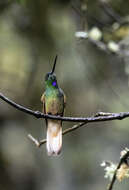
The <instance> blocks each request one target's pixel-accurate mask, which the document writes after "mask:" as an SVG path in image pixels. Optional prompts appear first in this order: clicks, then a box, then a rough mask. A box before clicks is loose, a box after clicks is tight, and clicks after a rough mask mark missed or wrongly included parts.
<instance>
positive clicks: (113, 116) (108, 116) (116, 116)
mask: <svg viewBox="0 0 129 190" xmlns="http://www.w3.org/2000/svg"><path fill="white" fill-rule="evenodd" d="M0 99H2V100H4V101H5V102H7V103H8V104H10V105H11V106H13V107H15V108H16V109H18V110H20V111H22V112H24V113H27V114H30V115H32V116H34V117H36V118H45V119H54V120H61V121H70V122H85V123H93V122H102V121H110V120H122V119H125V118H127V117H129V112H120V113H105V112H99V113H97V114H96V115H95V116H93V117H60V116H56V115H48V114H43V113H41V112H39V111H32V110H31V109H28V108H25V107H24V106H21V105H19V104H16V103H15V102H13V101H12V100H10V99H9V98H7V97H6V96H4V95H3V94H2V93H0Z"/></svg>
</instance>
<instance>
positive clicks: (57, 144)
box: [41, 56, 66, 156]
mask: <svg viewBox="0 0 129 190" xmlns="http://www.w3.org/2000/svg"><path fill="white" fill-rule="evenodd" d="M56 61H57V56H56V57H55V61H54V64H53V68H52V71H51V72H49V73H47V74H46V76H45V88H46V89H45V92H44V94H43V95H42V97H41V102H42V103H43V113H45V114H51V115H57V116H58V115H59V116H63V114H64V108H65V104H66V98H65V95H64V92H63V91H62V90H61V88H59V86H58V83H57V79H56V75H55V73H54V71H55V66H56ZM46 127H47V138H46V139H47V143H46V148H47V152H48V155H49V156H51V155H54V156H57V155H58V154H60V152H61V148H62V121H60V120H53V119H46Z"/></svg>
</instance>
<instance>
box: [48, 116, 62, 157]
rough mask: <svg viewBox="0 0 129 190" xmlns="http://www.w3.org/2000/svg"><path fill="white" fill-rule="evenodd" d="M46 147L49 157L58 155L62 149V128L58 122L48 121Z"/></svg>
mask: <svg viewBox="0 0 129 190" xmlns="http://www.w3.org/2000/svg"><path fill="white" fill-rule="evenodd" d="M46 146H47V152H48V155H49V156H51V155H53V156H57V155H58V154H60V152H61V148H62V127H61V123H60V121H51V120H48V126H47V144H46Z"/></svg>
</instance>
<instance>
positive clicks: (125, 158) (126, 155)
mask: <svg viewBox="0 0 129 190" xmlns="http://www.w3.org/2000/svg"><path fill="white" fill-rule="evenodd" d="M126 151H127V152H126V153H125V154H124V156H122V157H121V159H120V161H119V164H118V166H117V168H116V170H115V172H114V175H113V178H112V181H111V183H110V185H109V187H108V190H112V188H113V185H114V183H115V181H116V175H117V171H118V169H119V168H120V167H121V165H122V164H123V163H124V162H126V161H127V158H128V157H129V150H128V149H126Z"/></svg>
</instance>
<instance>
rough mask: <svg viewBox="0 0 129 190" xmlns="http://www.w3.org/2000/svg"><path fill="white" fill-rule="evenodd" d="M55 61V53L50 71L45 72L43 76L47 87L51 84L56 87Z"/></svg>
mask: <svg viewBox="0 0 129 190" xmlns="http://www.w3.org/2000/svg"><path fill="white" fill-rule="evenodd" d="M56 61H57V55H56V57H55V60H54V64H53V68H52V71H51V72H49V73H47V74H46V76H45V82H46V84H47V86H49V87H50V86H53V87H55V88H57V87H58V84H57V80H56V75H55V73H54V71H55V66H56Z"/></svg>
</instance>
